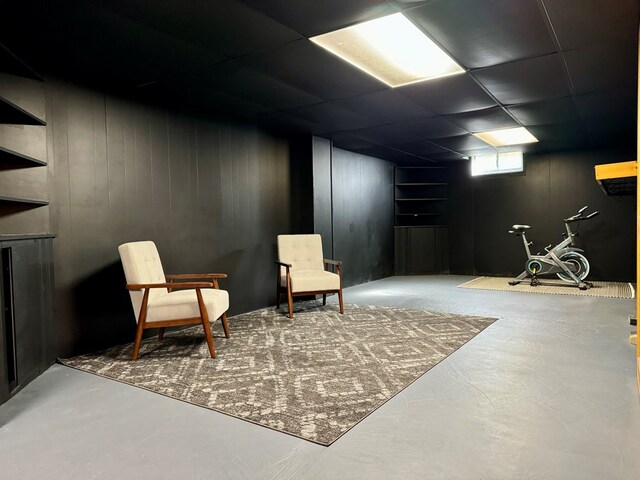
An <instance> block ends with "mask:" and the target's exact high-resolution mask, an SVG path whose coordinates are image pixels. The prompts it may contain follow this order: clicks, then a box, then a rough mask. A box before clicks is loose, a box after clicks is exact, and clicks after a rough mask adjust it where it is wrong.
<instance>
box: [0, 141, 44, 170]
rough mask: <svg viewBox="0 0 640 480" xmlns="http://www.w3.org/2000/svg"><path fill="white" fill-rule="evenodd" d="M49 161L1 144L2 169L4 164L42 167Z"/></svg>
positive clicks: (0, 158) (0, 165)
mask: <svg viewBox="0 0 640 480" xmlns="http://www.w3.org/2000/svg"><path fill="white" fill-rule="evenodd" d="M46 164H47V162H45V161H44V160H39V159H37V158H33V157H30V156H28V155H24V154H22V153H18V152H14V151H13V150H10V149H8V148H4V147H2V146H0V169H2V167H3V166H5V165H9V166H14V165H15V166H20V167H42V166H44V165H46Z"/></svg>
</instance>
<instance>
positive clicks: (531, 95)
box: [473, 53, 571, 105]
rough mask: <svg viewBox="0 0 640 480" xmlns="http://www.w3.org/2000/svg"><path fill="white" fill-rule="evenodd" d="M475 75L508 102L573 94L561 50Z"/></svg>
mask: <svg viewBox="0 0 640 480" xmlns="http://www.w3.org/2000/svg"><path fill="white" fill-rule="evenodd" d="M473 75H475V77H476V78H477V79H478V80H479V81H480V83H482V84H483V85H484V86H485V87H486V89H487V90H489V92H491V93H492V94H493V95H494V96H495V97H496V98H497V99H498V101H499V102H501V103H502V104H505V105H509V104H517V103H528V102H535V101H538V100H546V99H549V98H557V97H566V96H568V95H571V90H570V89H569V84H568V82H567V79H566V76H565V73H564V70H563V68H562V60H561V58H560V55H559V54H557V53H556V54H553V55H546V56H544V57H537V58H531V59H528V60H520V61H518V62H512V63H507V64H504V65H498V66H495V67H489V68H484V69H482V70H476V71H475V72H473Z"/></svg>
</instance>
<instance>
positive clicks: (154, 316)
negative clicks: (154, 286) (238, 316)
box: [147, 288, 229, 323]
mask: <svg viewBox="0 0 640 480" xmlns="http://www.w3.org/2000/svg"><path fill="white" fill-rule="evenodd" d="M200 291H201V292H202V299H203V300H204V303H205V305H206V307H207V314H208V315H209V321H210V322H213V321H214V320H216V319H217V318H219V317H220V316H221V315H222V314H223V313H224V312H226V311H227V310H228V309H229V294H228V293H227V291H225V290H216V289H211V288H206V289H205V288H203V289H202V290H200ZM199 316H200V309H199V308H198V296H197V295H196V291H195V290H177V291H175V292H171V293H164V294H162V295H158V296H157V297H155V298H154V299H153V300H151V299H150V300H149V304H148V306H147V322H148V323H150V322H160V321H163V320H176V319H180V318H194V317H199Z"/></svg>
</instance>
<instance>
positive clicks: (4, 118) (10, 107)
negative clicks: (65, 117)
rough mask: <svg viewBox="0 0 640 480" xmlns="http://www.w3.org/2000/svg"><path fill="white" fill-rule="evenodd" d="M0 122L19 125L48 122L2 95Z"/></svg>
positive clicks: (44, 123) (0, 98)
mask: <svg viewBox="0 0 640 480" xmlns="http://www.w3.org/2000/svg"><path fill="white" fill-rule="evenodd" d="M0 123H13V124H17V125H42V126H44V125H46V124H47V122H45V121H44V120H42V119H40V118H38V117H36V116H35V115H33V114H31V113H29V112H27V111H26V110H25V109H23V108H20V107H19V106H18V105H16V104H15V103H13V102H11V101H9V100H7V99H6V98H4V97H2V96H0Z"/></svg>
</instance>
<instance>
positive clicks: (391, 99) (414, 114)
mask: <svg viewBox="0 0 640 480" xmlns="http://www.w3.org/2000/svg"><path fill="white" fill-rule="evenodd" d="M334 103H336V104H337V105H340V106H342V107H345V108H348V109H349V110H353V111H354V112H357V113H360V114H362V115H366V116H367V117H370V118H374V119H376V120H377V121H379V123H391V122H397V121H401V120H409V119H418V118H427V117H431V116H433V115H434V114H432V113H431V112H429V111H428V110H426V109H425V108H424V107H421V106H420V105H418V104H417V103H416V102H414V101H413V100H410V99H409V98H407V97H406V96H404V95H401V94H400V93H398V92H396V91H395V90H391V89H389V90H381V91H379V92H374V93H367V94H365V95H359V96H357V97H350V98H345V99H343V100H336V101H335V102H334Z"/></svg>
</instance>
